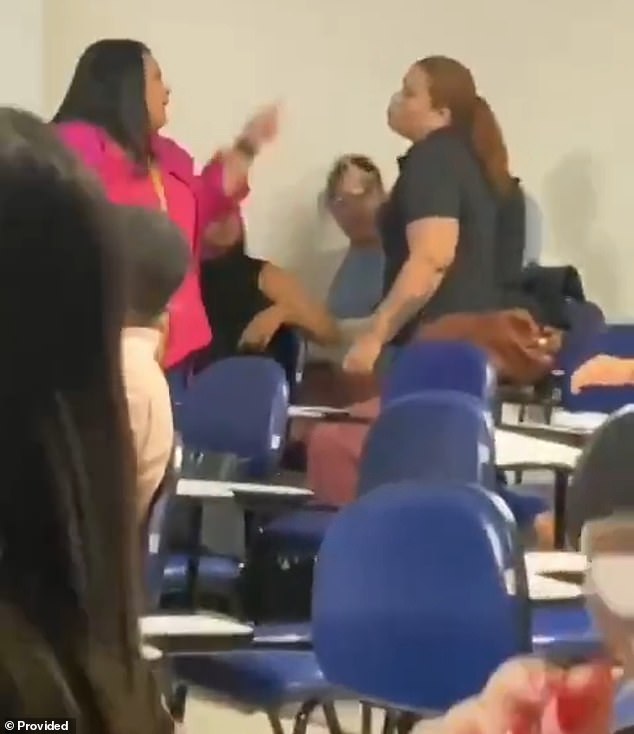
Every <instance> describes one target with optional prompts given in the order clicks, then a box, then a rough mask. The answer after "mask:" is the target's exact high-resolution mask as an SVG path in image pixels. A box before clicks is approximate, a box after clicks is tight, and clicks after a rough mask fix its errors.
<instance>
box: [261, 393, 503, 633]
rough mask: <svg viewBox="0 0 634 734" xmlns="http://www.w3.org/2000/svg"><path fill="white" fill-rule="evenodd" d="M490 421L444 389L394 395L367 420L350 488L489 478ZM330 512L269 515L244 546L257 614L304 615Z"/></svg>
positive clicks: (479, 408)
mask: <svg viewBox="0 0 634 734" xmlns="http://www.w3.org/2000/svg"><path fill="white" fill-rule="evenodd" d="M492 457H493V437H492V434H491V426H490V421H489V420H488V418H487V414H486V411H485V410H484V408H483V405H482V403H481V402H480V401H478V400H476V398H473V397H471V396H469V395H464V394H460V393H458V392H451V391H437V392H433V391H430V392H428V393H420V394H418V395H411V396H410V397H407V398H401V399H399V400H394V401H393V402H392V403H390V404H389V405H387V406H386V408H385V410H384V411H383V412H382V413H381V414H380V415H379V417H378V419H377V420H376V422H375V423H374V424H373V425H372V427H371V429H370V432H369V434H368V437H367V440H366V445H365V449H364V451H363V454H362V457H361V464H360V471H359V481H358V493H359V494H364V493H366V492H369V491H371V490H373V489H375V488H376V487H378V486H380V485H381V484H383V483H385V482H388V481H399V480H406V479H408V480H412V481H425V480H442V481H456V482H473V483H476V484H479V483H487V484H488V486H489V487H490V488H492V487H493V486H494V485H495V472H494V467H493V464H492ZM334 514H335V513H334V512H332V511H330V512H329V511H326V510H323V511H315V510H304V511H302V512H298V513H297V512H296V513H292V514H291V515H289V516H282V517H280V518H278V519H276V520H274V521H272V522H271V523H270V524H269V525H268V526H267V527H266V528H265V529H264V530H263V532H262V534H261V535H260V536H259V538H258V539H257V540H256V542H255V544H254V547H253V549H252V556H253V562H252V563H251V564H250V565H251V567H252V569H253V570H255V569H256V568H257V569H259V573H258V574H257V576H258V584H257V586H255V589H254V592H253V596H254V597H256V598H257V600H258V604H257V606H254V607H253V608H254V611H255V614H256V618H257V619H258V620H263V619H268V620H274V619H277V620H280V619H284V620H286V621H294V622H300V621H302V620H304V621H306V620H307V619H308V617H309V613H310V589H311V580H312V569H313V564H314V559H315V556H316V554H317V552H318V550H319V546H320V543H321V540H322V539H323V536H324V533H325V532H326V530H327V528H328V526H329V524H330V522H331V521H332V519H333V517H334Z"/></svg>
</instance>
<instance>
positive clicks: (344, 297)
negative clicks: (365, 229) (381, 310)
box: [328, 247, 385, 319]
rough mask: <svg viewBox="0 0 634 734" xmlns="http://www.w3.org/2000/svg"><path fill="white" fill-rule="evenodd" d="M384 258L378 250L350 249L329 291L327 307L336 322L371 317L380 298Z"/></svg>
mask: <svg viewBox="0 0 634 734" xmlns="http://www.w3.org/2000/svg"><path fill="white" fill-rule="evenodd" d="M384 264H385V255H384V254H383V250H382V249H381V248H378V247H350V248H349V249H348V252H347V253H346V256H345V257H344V259H343V261H342V263H341V265H340V266H339V269H338V270H337V272H336V273H335V277H334V278H333V281H332V283H331V285H330V289H329V291H328V308H329V309H330V311H331V312H332V314H333V315H334V316H335V317H336V318H338V319H363V318H365V317H367V316H370V315H371V314H372V313H373V312H374V310H375V309H376V307H377V306H378V305H379V303H380V302H381V297H382V295H383V267H384Z"/></svg>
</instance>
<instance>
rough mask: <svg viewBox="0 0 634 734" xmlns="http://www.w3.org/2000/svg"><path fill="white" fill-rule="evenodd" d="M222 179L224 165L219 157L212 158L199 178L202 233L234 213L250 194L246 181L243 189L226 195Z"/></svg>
mask: <svg viewBox="0 0 634 734" xmlns="http://www.w3.org/2000/svg"><path fill="white" fill-rule="evenodd" d="M222 177H223V163H222V160H221V159H220V158H219V157H218V156H215V157H214V158H212V159H211V160H210V161H209V163H207V165H206V166H205V167H204V168H203V170H202V172H201V174H200V176H198V191H199V199H198V200H199V206H200V210H199V226H200V231H201V232H204V230H205V229H206V228H207V225H208V224H209V223H210V222H213V221H214V220H216V219H220V218H222V217H223V215H225V214H228V213H229V212H231V211H234V210H235V209H236V207H237V205H238V204H239V203H240V202H241V201H242V200H243V199H244V198H245V197H246V196H247V194H248V193H249V186H248V184H247V183H246V181H245V184H244V186H243V187H242V188H241V189H239V190H238V191H236V192H234V193H233V194H231V195H228V194H226V193H225V190H224V182H223V180H222Z"/></svg>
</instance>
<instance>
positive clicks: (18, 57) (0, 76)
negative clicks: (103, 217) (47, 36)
mask: <svg viewBox="0 0 634 734" xmlns="http://www.w3.org/2000/svg"><path fill="white" fill-rule="evenodd" d="M43 2H44V0H0V104H2V105H15V106H17V107H26V108H27V109H30V110H33V111H34V112H41V111H42V105H43V85H42V72H43V57H42V42H43V28H42V3H43Z"/></svg>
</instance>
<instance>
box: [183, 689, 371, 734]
mask: <svg viewBox="0 0 634 734" xmlns="http://www.w3.org/2000/svg"><path fill="white" fill-rule="evenodd" d="M337 713H338V714H339V719H340V721H341V725H342V727H343V730H344V732H345V733H346V734H356V733H357V732H359V731H360V729H361V722H360V718H359V707H358V706H356V705H355V704H351V703H342V704H339V705H338V706H337ZM292 716H293V712H292V711H289V714H288V716H287V717H285V718H284V721H283V725H284V728H285V730H286V731H287V732H291V731H292V728H293V724H292ZM314 718H315V721H314V722H313V723H312V724H311V726H309V727H308V732H309V734H324V732H327V731H328V729H327V728H326V726H325V724H324V721H323V716H320V712H319V711H317V712H316V714H315V717H314ZM375 719H376V721H375V722H374V729H375V731H379V730H380V726H379V718H378V716H375ZM185 731H186V732H187V734H212V733H213V732H224V733H226V734H231V733H232V732H240V734H271V727H270V726H269V722H268V720H267V718H266V716H265V715H264V714H243V713H241V712H239V711H236V710H235V709H231V708H228V707H226V706H223V705H220V704H218V703H216V702H214V701H211V700H209V699H205V698H204V697H203V696H202V695H199V694H197V693H191V694H190V695H189V697H188V699H187V709H186V715H185Z"/></svg>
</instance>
